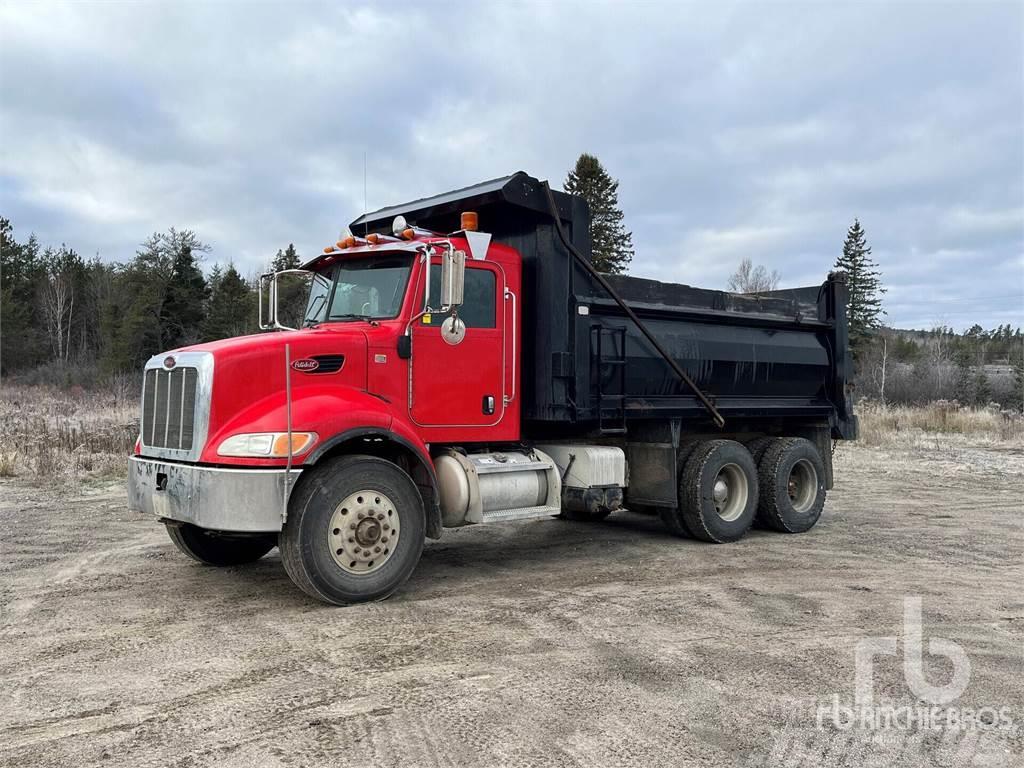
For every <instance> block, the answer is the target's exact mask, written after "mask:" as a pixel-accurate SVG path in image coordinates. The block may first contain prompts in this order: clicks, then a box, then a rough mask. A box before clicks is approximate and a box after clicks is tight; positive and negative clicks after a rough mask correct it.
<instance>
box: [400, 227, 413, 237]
mask: <svg viewBox="0 0 1024 768" xmlns="http://www.w3.org/2000/svg"><path fill="white" fill-rule="evenodd" d="M414 237H416V230H414V229H413V228H412V227H409V228H408V229H403V230H402V239H403V240H412V239H413V238H414Z"/></svg>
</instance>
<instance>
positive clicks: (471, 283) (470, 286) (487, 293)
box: [430, 264, 497, 328]
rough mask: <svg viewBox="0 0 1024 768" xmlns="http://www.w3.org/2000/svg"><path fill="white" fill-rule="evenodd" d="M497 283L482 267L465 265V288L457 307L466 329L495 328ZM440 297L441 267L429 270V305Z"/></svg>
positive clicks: (489, 271)
mask: <svg viewBox="0 0 1024 768" xmlns="http://www.w3.org/2000/svg"><path fill="white" fill-rule="evenodd" d="M496 291H497V281H496V279H495V275H494V273H493V272H492V271H491V270H489V269H486V268H484V267H473V266H471V265H469V264H467V265H466V288H465V290H464V292H463V296H462V306H461V307H459V317H461V318H462V322H464V323H465V324H466V327H467V328H496V327H497V313H496V311H495V302H496V295H495V294H496ZM440 296H441V267H440V266H438V265H436V264H435V265H434V266H432V267H431V268H430V303H431V304H434V305H436V304H437V303H438V301H439V297H440Z"/></svg>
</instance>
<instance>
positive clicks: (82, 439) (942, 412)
mask: <svg viewBox="0 0 1024 768" xmlns="http://www.w3.org/2000/svg"><path fill="white" fill-rule="evenodd" d="M138 407H139V403H138V393H137V392H136V391H135V388H134V387H129V386H124V385H123V384H120V383H118V385H117V386H114V387H111V388H109V389H107V390H83V389H82V388H81V387H72V388H71V389H59V388H57V387H52V386H45V385H31V386H30V385H25V384H10V383H6V382H5V383H4V384H3V385H2V386H0V477H13V476H20V477H28V478H31V479H34V480H36V481H52V480H58V479H81V478H83V477H94V478H101V477H116V476H119V475H122V474H123V473H124V472H125V467H126V460H127V457H128V456H129V455H130V454H131V451H132V446H133V445H134V443H135V438H136V436H137V435H138V431H139V425H138V424H139V422H138ZM857 413H858V414H859V416H860V425H861V440H860V443H859V444H860V445H862V446H865V447H882V448H894V449H900V448H911V449H914V450H920V451H925V452H928V453H933V454H935V453H939V454H941V453H950V452H951V451H953V452H959V451H961V450H962V448H963V446H965V445H967V444H968V443H969V444H974V445H985V444H990V445H996V444H998V445H1001V446H1004V447H1010V446H1018V447H1020V448H1022V449H1024V418H1022V417H1021V415H1020V414H1014V413H1009V412H1007V411H1002V412H1001V411H999V410H997V409H994V408H989V409H985V408H963V407H960V406H959V405H957V404H956V403H955V402H945V401H939V402H937V403H933V404H931V405H927V406H883V405H881V404H879V403H875V402H868V401H863V402H861V403H860V404H859V405H858V406H857ZM957 455H959V454H957Z"/></svg>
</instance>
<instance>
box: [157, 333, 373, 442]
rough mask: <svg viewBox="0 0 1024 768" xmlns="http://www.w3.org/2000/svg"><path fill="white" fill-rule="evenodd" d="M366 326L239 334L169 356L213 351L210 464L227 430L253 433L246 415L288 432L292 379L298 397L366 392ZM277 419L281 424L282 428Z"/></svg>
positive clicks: (294, 397) (264, 424) (209, 433)
mask: <svg viewBox="0 0 1024 768" xmlns="http://www.w3.org/2000/svg"><path fill="white" fill-rule="evenodd" d="M361 325H362V324H360V323H352V324H349V323H344V324H332V325H330V326H324V327H319V328H309V329H303V330H299V331H283V332H279V333H261V334H255V335H252V336H239V337H235V338H231V339H223V340H221V341H213V342H209V343H206V344H195V345H192V346H189V347H182V348H181V349H176V350H171V351H170V352H167V353H165V354H167V355H174V354H176V353H180V352H209V353H211V354H212V355H213V386H212V392H211V398H210V422H209V431H208V437H209V442H208V444H207V451H206V452H205V454H204V455H205V456H206V457H207V460H212V458H213V457H212V456H210V454H209V451H210V450H211V449H213V447H214V443H215V442H216V441H219V440H220V439H223V437H224V436H225V435H226V434H227V433H226V432H225V430H228V431H231V432H234V431H247V428H245V427H244V425H240V424H239V421H238V417H239V415H240V414H242V413H245V414H247V415H248V416H249V418H253V417H254V416H255V415H256V414H263V416H264V418H260V419H257V420H258V421H260V422H261V425H262V427H266V425H267V419H266V417H268V416H269V417H270V418H269V420H270V421H274V422H275V424H274V430H275V431H283V430H284V429H285V426H286V425H285V422H284V417H283V412H282V411H281V409H280V402H281V401H282V398H283V396H284V392H285V389H286V376H287V377H288V378H290V380H291V391H292V397H293V399H299V398H304V397H307V396H308V395H310V394H312V393H313V392H316V393H324V392H328V393H329V392H342V391H344V390H347V391H352V390H357V391H361V392H365V391H366V367H367V360H366V357H367V337H366V332H365V329H364V328H361V327H360V326H361ZM286 346H287V347H288V350H287V352H288V359H287V361H286V359H285V347H286ZM270 414H275V415H273V416H270ZM277 415H280V416H281V418H280V419H278V418H277ZM276 421H281V424H279V425H277V424H276ZM257 431H258V430H257Z"/></svg>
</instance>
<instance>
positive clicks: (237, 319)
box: [203, 264, 256, 341]
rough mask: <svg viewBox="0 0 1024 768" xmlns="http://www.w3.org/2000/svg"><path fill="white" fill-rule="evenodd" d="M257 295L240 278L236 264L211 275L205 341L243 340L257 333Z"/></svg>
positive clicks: (216, 269)
mask: <svg viewBox="0 0 1024 768" xmlns="http://www.w3.org/2000/svg"><path fill="white" fill-rule="evenodd" d="M255 316H256V306H255V294H254V293H253V292H252V290H250V288H249V285H248V283H246V282H245V280H244V278H243V277H242V276H241V275H240V274H238V270H237V269H235V265H234V264H229V265H228V268H227V269H225V270H223V271H221V269H220V268H219V267H217V268H215V269H214V271H213V272H212V273H211V274H210V302H209V309H208V311H207V315H206V322H205V323H204V324H203V337H204V338H205V339H206V340H208V341H213V340H216V339H226V338H228V337H231V336H242V335H244V334H246V333H250V332H251V331H253V330H254V329H255V319H256V317H255Z"/></svg>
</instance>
